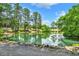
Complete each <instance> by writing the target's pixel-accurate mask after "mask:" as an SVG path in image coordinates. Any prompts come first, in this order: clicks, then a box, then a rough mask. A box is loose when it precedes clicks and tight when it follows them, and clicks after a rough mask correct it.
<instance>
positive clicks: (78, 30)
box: [57, 4, 79, 38]
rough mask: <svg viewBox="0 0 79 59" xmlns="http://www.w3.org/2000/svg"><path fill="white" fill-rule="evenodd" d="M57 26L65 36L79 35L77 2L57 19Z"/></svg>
mask: <svg viewBox="0 0 79 59" xmlns="http://www.w3.org/2000/svg"><path fill="white" fill-rule="evenodd" d="M57 23H58V26H59V28H60V29H61V30H62V31H63V32H64V36H67V37H73V38H74V37H77V38H78V37H79V4H78V5H75V6H73V7H72V8H71V9H70V10H69V11H68V13H67V14H66V15H65V16H62V17H60V18H59V20H58V22H57Z"/></svg>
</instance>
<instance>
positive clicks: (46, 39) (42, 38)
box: [10, 33, 60, 46]
mask: <svg viewBox="0 0 79 59" xmlns="http://www.w3.org/2000/svg"><path fill="white" fill-rule="evenodd" d="M51 35H52V34H51V33H41V34H39V33H38V34H29V33H15V34H14V35H12V36H11V37H10V40H14V41H17V42H21V43H26V44H38V45H42V44H44V45H54V46H58V45H59V44H60V40H58V39H54V38H52V36H51Z"/></svg>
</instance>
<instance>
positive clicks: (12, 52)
mask: <svg viewBox="0 0 79 59" xmlns="http://www.w3.org/2000/svg"><path fill="white" fill-rule="evenodd" d="M72 55H74V54H72V53H71V52H69V51H68V50H66V49H65V48H58V47H52V48H51V47H50V48H49V47H41V46H38V45H32V44H26V45H25V44H17V43H15V44H12V43H11V44H0V56H72Z"/></svg>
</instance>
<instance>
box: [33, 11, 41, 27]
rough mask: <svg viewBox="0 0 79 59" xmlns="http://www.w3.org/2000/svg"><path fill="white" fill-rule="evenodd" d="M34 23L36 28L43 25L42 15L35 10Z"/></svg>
mask: <svg viewBox="0 0 79 59" xmlns="http://www.w3.org/2000/svg"><path fill="white" fill-rule="evenodd" d="M32 17H33V23H34V26H35V28H38V27H40V26H41V15H40V14H39V13H38V12H33V16H32Z"/></svg>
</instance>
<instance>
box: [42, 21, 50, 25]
mask: <svg viewBox="0 0 79 59" xmlns="http://www.w3.org/2000/svg"><path fill="white" fill-rule="evenodd" d="M42 24H43V25H44V24H46V25H48V26H50V25H51V23H50V21H49V20H42Z"/></svg>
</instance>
